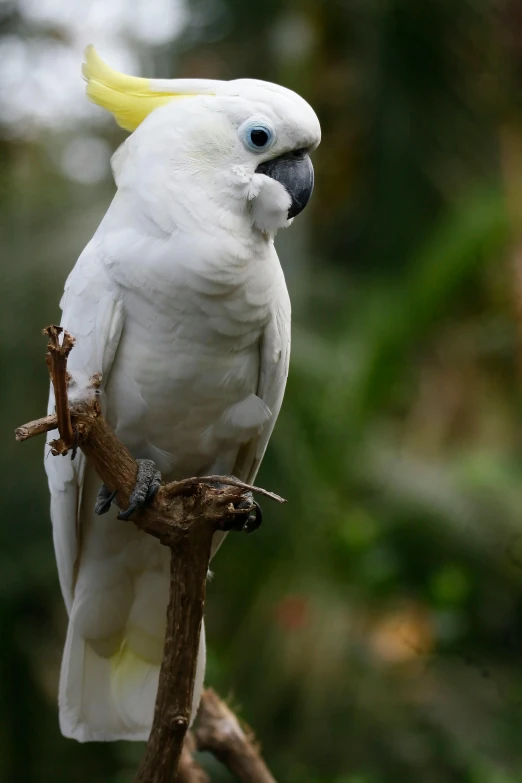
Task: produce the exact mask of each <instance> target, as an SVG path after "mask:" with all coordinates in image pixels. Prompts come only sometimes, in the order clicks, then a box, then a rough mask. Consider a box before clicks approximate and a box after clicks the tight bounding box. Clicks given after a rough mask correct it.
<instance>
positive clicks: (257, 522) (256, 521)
mask: <svg viewBox="0 0 522 783" xmlns="http://www.w3.org/2000/svg"><path fill="white" fill-rule="evenodd" d="M254 506H255V509H254V510H253V511H251V512H250V514H249V515H248V519H247V521H246V522H245V527H244V531H245V533H253V532H254V530H257V528H258V527H260V526H261V523H262V521H263V510H262V508H261V506H260V505H259V503H257V502H256V501H255V500H254Z"/></svg>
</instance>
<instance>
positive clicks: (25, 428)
mask: <svg viewBox="0 0 522 783" xmlns="http://www.w3.org/2000/svg"><path fill="white" fill-rule="evenodd" d="M57 427H58V419H57V418H56V413H51V415H50V416H43V417H42V418H41V419H35V420H34V421H28V422H27V424H23V425H22V426H21V427H17V429H16V430H15V438H16V440H17V441H18V442H22V441H24V440H29V438H34V436H35V435H43V433H44V432H51V431H52V430H55V429H57Z"/></svg>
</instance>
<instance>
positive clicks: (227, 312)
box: [45, 47, 320, 742]
mask: <svg viewBox="0 0 522 783" xmlns="http://www.w3.org/2000/svg"><path fill="white" fill-rule="evenodd" d="M83 73H84V76H85V79H86V81H87V85H88V86H87V94H88V96H89V97H90V99H91V100H93V101H94V102H95V103H98V104H99V105H101V106H103V107H105V108H106V109H108V110H109V111H111V112H112V114H113V115H114V117H115V119H116V121H117V122H118V123H119V124H120V125H121V126H122V127H123V128H126V129H127V130H130V131H134V132H133V133H132V135H131V136H129V138H128V139H127V140H126V141H125V143H124V144H123V145H122V146H121V147H120V148H119V149H118V151H117V152H116V153H115V155H114V157H113V159H112V167H113V172H114V177H115V181H116V185H117V191H116V194H115V196H114V199H113V201H112V203H111V205H110V207H109V209H108V211H107V213H106V215H105V217H104V218H103V220H102V222H101V224H100V226H99V228H98V230H97V231H96V233H95V235H94V237H93V238H92V240H91V241H90V242H89V244H88V245H87V247H86V248H85V250H84V251H83V253H82V254H81V256H80V258H79V259H78V262H77V263H76V266H75V267H74V269H73V271H72V272H71V274H70V276H69V278H68V280H67V283H66V286H65V293H64V295H63V299H62V302H61V308H62V311H63V316H62V321H61V323H62V325H63V326H64V327H65V328H66V329H68V330H69V331H70V332H71V333H72V334H73V335H74V337H75V338H76V347H75V349H74V351H73V352H72V353H71V356H70V359H69V370H70V372H71V374H72V376H73V379H74V381H75V382H76V390H77V393H80V392H81V389H82V386H83V387H85V385H86V384H87V381H88V378H89V377H90V376H92V375H93V374H94V373H96V372H101V373H102V376H103V380H102V404H103V406H104V411H105V415H106V417H107V419H108V421H109V423H110V424H111V425H112V427H113V428H114V430H115V432H116V434H117V436H118V437H119V438H120V439H121V441H123V443H124V444H125V445H126V446H127V447H128V448H129V449H130V451H131V452H132V454H133V455H134V456H135V457H136V458H137V459H141V460H144V462H143V463H142V464H143V465H144V470H143V475H142V476H141V478H142V480H144V481H148V482H149V484H151V486H152V488H154V486H156V482H157V479H158V474H157V473H156V472H155V470H154V469H153V470H151V465H152V463H151V462H148V461H149V460H152V461H153V462H154V463H155V468H157V470H159V471H161V474H162V475H163V478H164V479H166V480H167V479H168V480H174V479H180V478H183V477H187V476H194V475H205V474H220V475H234V476H236V477H238V478H240V479H242V480H244V481H247V482H252V481H253V479H254V477H255V475H256V472H257V470H258V468H259V464H260V462H261V459H262V457H263V454H264V451H265V449H266V446H267V443H268V440H269V437H270V434H271V432H272V430H273V427H274V424H275V421H276V418H277V415H278V413H279V409H280V406H281V402H282V399H283V393H284V389H285V383H286V378H287V373H288V362H289V350H290V302H289V298H288V293H287V289H286V285H285V280H284V276H283V272H282V270H281V267H280V264H279V260H278V257H277V254H276V251H275V249H274V235H275V233H276V231H277V230H278V229H279V228H284V227H286V226H288V225H289V224H290V223H291V220H292V218H293V217H294V216H295V215H297V214H298V213H299V212H300V211H301V210H302V209H303V208H304V207H305V206H306V203H307V201H308V199H309V197H310V195H311V192H312V187H313V168H312V164H311V162H310V158H309V152H310V151H311V150H313V149H315V147H317V145H318V144H319V140H320V126H319V122H318V119H317V117H316V115H315V113H314V111H313V110H312V109H311V107H310V106H309V105H308V104H307V103H306V102H305V101H304V100H303V99H302V98H301V97H299V96H298V95H296V94H295V93H294V92H292V91H291V90H288V89H285V88H284V87H280V86H278V85H276V84H270V83H267V82H262V81H256V80H252V79H238V80H236V81H228V82H227V81H212V80H206V79H172V80H170V79H168V80H166V79H144V78H135V77H130V76H125V75H123V74H121V73H117V72H116V71H113V70H112V69H111V68H109V67H108V66H107V65H106V64H105V63H104V62H103V61H102V60H101V59H100V58H99V57H98V55H97V54H96V52H95V50H94V49H93V48H92V47H89V48H88V49H87V52H86V62H85V64H84V69H83ZM78 390H79V391H78ZM53 405H54V402H53V398H52V395H51V401H50V409H51V410H53ZM45 466H46V470H47V475H48V479H49V486H50V491H51V516H52V521H53V536H54V546H55V551H56V559H57V563H58V572H59V578H60V585H61V589H62V593H63V597H64V600H65V604H66V607H67V611H68V614H69V627H68V632H67V640H66V644H65V651H64V656H63V663H62V670H61V677H60V689H59V708H60V726H61V730H62V732H63V734H64V735H65V736H67V737H73V738H75V739H77V740H79V741H80V742H85V741H89V740H120V739H126V740H145V739H147V738H148V735H149V733H150V729H151V725H152V717H153V709H154V701H155V697H156V690H157V684H158V674H159V667H160V663H161V659H162V651H163V642H164V636H165V622H166V606H167V599H168V588H169V557H168V550H167V548H166V547H163V546H162V545H161V544H160V543H159V542H158V541H157V540H155V539H154V538H152V537H151V536H147V535H146V534H144V533H142V532H141V531H139V530H138V529H137V528H135V527H134V526H133V524H132V522H131V521H125V520H124V519H118V517H117V513H118V509H115V508H114V506H112V507H111V506H110V498H106V497H105V496H104V494H103V491H102V492H101V495H100V482H99V479H98V477H97V476H96V474H95V472H94V470H93V469H92V468H91V467H90V465H88V464H87V463H86V460H85V458H84V457H83V455H82V454H81V453H78V454H77V456H76V457H75V459H74V460H72V461H71V460H68V459H60V458H48V459H46V460H45ZM151 482H152V483H151ZM146 488H147V487H146ZM102 490H103V488H102ZM140 491H141V492H142V495H141V498H142V499H143V495H144V492H143V487H141V490H140ZM104 501H105V502H104ZM95 507H96V510H97V512H98V513H95ZM107 510H109V513H107V514H105V515H104V516H99V513H100V512H101V511H107ZM223 535H224V534H216V536H217V537H220V539H221V538H222V537H223ZM218 544H219V540H218V539H217V538H216V541H215V546H214V550H215V549H216V548H217V546H218ZM204 665H205V639H204V633H203V630H202V633H201V642H200V652H199V658H198V667H197V677H196V683H195V689H194V703H193V714H194V712H195V710H196V709H197V705H198V702H199V698H200V694H201V689H202V684H203V675H204Z"/></svg>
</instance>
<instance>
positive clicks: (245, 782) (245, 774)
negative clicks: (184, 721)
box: [195, 688, 276, 783]
mask: <svg viewBox="0 0 522 783" xmlns="http://www.w3.org/2000/svg"><path fill="white" fill-rule="evenodd" d="M195 737H196V743H197V747H198V749H199V750H208V751H210V752H211V753H213V754H214V756H215V757H216V758H217V759H219V760H220V761H221V762H222V763H223V764H224V765H225V766H226V767H227V768H228V769H229V770H230V772H232V774H233V775H236V777H237V778H238V779H239V780H240V781H242V783H276V781H275V778H274V777H273V776H272V775H271V773H270V771H269V769H268V767H267V766H266V764H265V762H264V761H263V759H262V758H261V754H260V752H259V747H258V746H257V743H256V742H255V739H254V735H253V732H252V731H251V730H250V729H249V728H248V727H245V728H244V729H243V728H242V727H241V726H240V724H239V721H238V719H237V718H236V716H235V715H234V713H233V712H232V710H231V709H230V708H229V707H228V706H227V705H226V704H225V702H224V701H222V700H221V699H220V698H219V696H218V695H217V693H216V692H215V691H214V690H212V688H208V689H207V690H206V691H205V692H204V693H203V697H202V699H201V706H200V709H199V713H198V722H197V728H196V731H195Z"/></svg>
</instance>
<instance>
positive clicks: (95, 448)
mask: <svg viewBox="0 0 522 783" xmlns="http://www.w3.org/2000/svg"><path fill="white" fill-rule="evenodd" d="M45 333H46V334H47V335H48V336H49V343H48V352H47V356H46V362H47V366H48V368H49V374H50V376H51V382H52V384H53V387H54V392H55V399H56V415H55V416H52V415H51V416H47V417H44V418H43V419H38V420H36V421H33V422H29V423H28V424H25V425H23V426H22V427H19V428H18V429H17V430H16V437H17V439H18V440H26V439H27V438H30V437H33V436H35V435H37V434H41V433H43V432H46V431H50V430H52V429H56V428H57V429H58V431H59V434H60V437H59V439H57V440H54V441H51V443H50V446H51V452H52V454H53V455H55V456H57V455H65V454H67V453H68V451H69V450H71V449H73V455H74V450H75V449H76V447H77V446H79V447H80V448H81V449H82V451H83V452H84V454H85V456H86V457H87V459H88V460H89V461H90V462H91V464H92V465H93V467H94V469H95V470H96V472H97V474H98V476H99V477H100V479H101V480H102V481H103V483H104V484H105V485H106V486H107V487H108V489H109V490H111V491H116V490H117V496H116V500H117V502H118V505H120V506H121V507H126V506H127V505H128V502H129V496H130V494H131V492H132V491H133V489H134V484H135V481H136V476H137V464H136V461H135V460H134V458H133V456H132V455H131V454H130V452H129V451H128V449H126V448H125V446H124V445H123V444H122V443H121V442H120V441H119V440H118V439H117V437H116V436H115V434H114V432H113V431H112V429H111V428H110V427H109V425H108V424H107V422H106V421H105V419H104V418H103V416H102V414H101V409H100V405H99V401H98V394H97V389H98V387H99V385H100V381H101V377H100V376H95V377H94V378H93V379H92V389H91V390H90V394H89V395H88V396H87V399H84V400H83V401H82V402H79V403H78V402H76V403H74V404H72V403H70V402H69V399H68V394H67V385H68V383H70V381H71V379H70V377H69V376H68V373H67V357H68V355H69V353H70V351H71V349H72V348H73V345H74V339H73V338H72V337H71V335H69V334H68V333H67V332H66V331H64V330H62V329H61V327H57V326H50V327H48V328H47V329H46V330H45ZM62 334H63V337H62V342H61V343H60V340H59V338H60V335H62ZM215 478H219V481H220V482H221V485H222V486H220V488H219V489H218V488H216V487H215V486H212V485H210V484H208V483H205V481H206V482H208V481H212V480H214V479H215ZM223 485H224V486H223ZM247 491H259V492H261V493H262V494H265V495H267V496H269V497H271V498H273V499H274V500H278V501H279V502H284V501H283V499H282V498H279V496H277V495H274V494H273V493H268V492H266V491H265V490H257V489H256V488H254V487H250V486H249V485H247V484H244V483H243V482H240V481H238V480H237V479H234V478H229V477H207V478H206V479H198V478H193V479H185V480H184V481H181V482H173V483H172V484H169V485H167V486H162V487H161V488H160V489H159V491H158V493H157V494H156V496H155V498H154V500H153V501H152V502H151V503H150V504H149V505H147V506H146V507H145V508H144V509H142V510H140V511H137V512H136V514H135V516H134V519H133V522H134V524H136V525H137V526H138V527H139V528H140V529H141V530H143V531H145V532H146V533H149V534H150V535H153V536H155V537H156V538H158V539H159V540H160V541H161V542H162V543H163V544H165V545H167V546H169V547H170V561H171V568H170V600H169V605H168V610H167V629H166V636H165V647H164V653H163V661H162V665H161V670H160V675H159V686H158V694H157V698H156V705H155V710H154V720H153V725H152V730H151V734H150V738H149V742H148V744H147V750H146V753H145V758H144V759H143V762H142V764H141V766H140V769H139V770H138V774H137V778H136V781H137V783H172V782H173V781H174V780H176V775H177V770H178V765H179V762H180V756H181V753H182V748H183V741H184V738H185V736H186V732H187V729H188V725H189V721H190V715H191V708H192V697H193V689H194V678H195V673H196V662H197V655H198V649H199V637H200V630H201V622H202V617H203V606H204V601H205V587H206V577H207V570H208V564H209V560H210V549H211V544H212V537H213V535H214V533H215V532H216V531H217V530H225V529H229V528H230V520H231V517H232V516H233V515H234V513H237V512H236V509H235V505H236V504H237V503H239V502H240V501H241V500H244V499H245V493H246V492H247ZM243 513H245V510H243ZM71 523H72V524H74V520H71ZM238 726H239V724H238ZM185 759H186V754H185ZM185 767H186V764H185ZM238 768H239V767H238ZM186 779H187V778H186ZM181 780H182V778H179V777H178V782H180V781H181ZM193 780H194V783H195V780H196V779H194V778H193ZM205 780H207V779H206V778H205V777H200V781H201V783H204V781H205ZM241 780H245V778H241ZM252 780H254V779H252ZM255 780H256V781H257V780H258V779H257V778H256V779H255ZM259 781H262V783H265V782H266V783H268V782H269V781H270V783H273V778H272V777H271V776H270V777H265V778H259Z"/></svg>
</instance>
